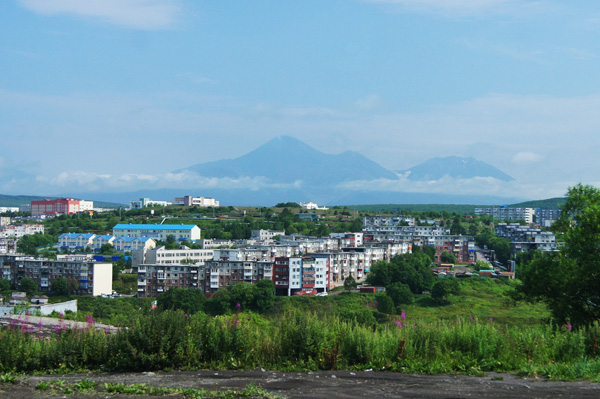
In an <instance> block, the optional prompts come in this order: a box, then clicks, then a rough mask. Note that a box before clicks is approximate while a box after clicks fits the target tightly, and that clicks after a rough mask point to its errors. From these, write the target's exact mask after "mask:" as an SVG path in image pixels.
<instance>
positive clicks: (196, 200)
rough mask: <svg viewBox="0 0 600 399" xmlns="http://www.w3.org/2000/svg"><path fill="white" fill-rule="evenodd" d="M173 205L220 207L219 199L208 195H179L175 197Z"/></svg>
mask: <svg viewBox="0 0 600 399" xmlns="http://www.w3.org/2000/svg"><path fill="white" fill-rule="evenodd" d="M173 205H179V206H197V207H199V208H208V207H214V208H216V207H218V206H219V201H217V200H216V199H214V198H207V197H192V196H191V195H186V196H184V197H177V198H174V199H173Z"/></svg>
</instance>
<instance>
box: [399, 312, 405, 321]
mask: <svg viewBox="0 0 600 399" xmlns="http://www.w3.org/2000/svg"><path fill="white" fill-rule="evenodd" d="M400 317H402V320H406V312H405V311H404V310H403V311H402V314H401V315H400Z"/></svg>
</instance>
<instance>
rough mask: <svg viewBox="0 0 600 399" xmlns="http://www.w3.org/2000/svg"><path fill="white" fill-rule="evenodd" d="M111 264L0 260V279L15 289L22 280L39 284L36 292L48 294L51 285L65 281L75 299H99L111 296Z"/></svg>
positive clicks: (7, 257)
mask: <svg viewBox="0 0 600 399" xmlns="http://www.w3.org/2000/svg"><path fill="white" fill-rule="evenodd" d="M112 267H113V265H112V263H104V262H94V261H92V260H89V259H85V260H81V259H70V258H68V257H66V258H63V259H60V260H49V259H35V258H33V257H26V256H17V255H3V256H0V271H1V276H0V277H1V278H5V279H8V280H9V281H10V282H11V284H12V285H13V286H14V287H17V286H18V285H19V282H20V281H21V279H23V278H24V277H29V278H31V279H33V280H34V281H36V283H37V284H38V288H37V289H38V291H41V292H48V291H50V289H51V287H52V283H53V282H54V281H55V280H57V279H59V278H61V277H64V278H65V279H67V281H68V282H69V284H70V286H71V287H73V288H74V289H75V291H76V294H77V295H92V296H99V295H102V294H110V293H112V270H113V269H112Z"/></svg>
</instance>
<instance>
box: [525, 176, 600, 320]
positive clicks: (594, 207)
mask: <svg viewBox="0 0 600 399" xmlns="http://www.w3.org/2000/svg"><path fill="white" fill-rule="evenodd" d="M562 211H563V212H562V214H561V216H560V218H559V219H558V220H557V222H556V223H555V224H554V226H553V230H554V232H555V233H556V234H557V235H560V234H562V237H563V239H564V244H563V245H562V246H561V247H560V253H556V252H553V253H539V252H538V253H535V255H534V257H533V259H532V260H531V261H530V262H525V263H524V265H523V266H522V267H521V268H520V270H519V277H520V279H521V281H522V284H521V285H520V287H519V288H518V291H520V292H521V293H522V294H524V295H525V296H527V297H528V298H530V299H539V300H543V301H544V302H546V303H547V304H548V306H549V308H550V310H551V311H552V314H553V316H554V317H555V318H556V319H557V320H558V321H559V322H565V321H567V320H568V321H571V322H572V323H579V324H587V323H590V322H592V321H594V320H598V319H599V318H600V190H599V189H597V188H595V187H592V186H588V185H581V184H579V185H577V186H575V187H572V188H570V189H569V192H568V195H567V201H566V202H565V204H564V205H563V207H562Z"/></svg>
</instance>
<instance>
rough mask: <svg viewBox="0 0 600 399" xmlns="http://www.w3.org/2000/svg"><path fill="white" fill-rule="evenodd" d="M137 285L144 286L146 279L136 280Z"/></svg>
mask: <svg viewBox="0 0 600 399" xmlns="http://www.w3.org/2000/svg"><path fill="white" fill-rule="evenodd" d="M137 285H138V287H141V286H144V287H145V286H146V280H138V282H137Z"/></svg>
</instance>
